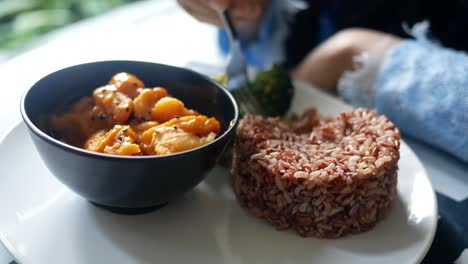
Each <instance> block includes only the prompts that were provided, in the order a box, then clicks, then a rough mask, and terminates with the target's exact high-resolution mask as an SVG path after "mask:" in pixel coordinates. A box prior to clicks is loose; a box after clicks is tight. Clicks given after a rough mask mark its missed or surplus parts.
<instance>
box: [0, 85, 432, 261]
mask: <svg viewBox="0 0 468 264" xmlns="http://www.w3.org/2000/svg"><path fill="white" fill-rule="evenodd" d="M296 89H297V91H296V96H295V99H294V104H293V105H294V107H293V110H295V111H300V110H302V109H303V108H304V107H306V106H308V105H316V106H317V107H318V108H319V109H320V110H321V111H322V112H324V113H326V114H336V113H337V112H339V111H342V110H348V109H349V106H347V105H345V104H343V103H341V102H339V101H337V100H336V99H334V98H333V97H330V96H328V95H326V94H324V93H322V92H320V91H318V90H316V89H313V88H311V87H309V86H307V85H305V84H303V83H300V82H297V83H296ZM399 166H400V171H399V176H398V195H397V199H396V201H395V207H394V208H393V210H392V211H391V213H390V214H389V216H388V217H387V218H386V219H384V220H383V221H382V222H381V223H379V224H378V225H377V226H376V227H375V228H374V229H372V230H371V231H369V232H366V233H363V234H359V235H352V236H347V237H345V238H341V239H335V240H320V239H316V238H301V237H299V236H298V235H296V234H295V233H294V232H293V231H276V230H275V229H274V228H273V227H272V226H270V225H269V224H268V223H266V222H265V221H264V220H261V219H258V218H255V217H253V216H251V215H249V214H248V213H247V212H246V210H244V209H242V208H241V207H239V205H238V204H237V202H236V201H235V199H234V196H233V193H232V191H231V188H230V184H229V182H230V181H229V173H228V171H226V170H224V169H222V168H216V169H215V170H214V171H213V173H212V174H211V175H210V176H209V177H208V178H207V179H206V180H205V181H203V182H202V183H201V184H200V185H199V186H197V187H196V189H194V190H193V191H192V192H190V193H189V194H187V195H186V196H185V197H184V198H181V199H179V200H177V201H174V202H172V203H170V204H169V205H168V206H166V207H163V208H162V209H160V210H159V211H156V212H153V213H150V214H145V215H137V216H125V215H116V214H112V213H108V212H107V211H103V210H101V209H98V208H96V207H94V206H93V205H91V204H90V203H88V202H87V201H85V200H84V199H82V198H80V197H79V196H77V195H75V194H74V193H72V192H71V191H70V190H68V189H67V188H66V187H64V186H63V185H62V184H61V183H59V182H58V181H57V180H55V178H54V177H53V176H52V175H51V174H50V173H49V171H48V170H47V169H46V167H45V166H44V165H43V163H42V161H41V159H40V158H39V156H38V154H37V152H36V150H35V148H34V146H33V145H32V142H31V140H30V138H29V135H28V133H27V130H26V127H25V126H24V125H22V124H20V125H18V126H17V127H16V128H15V129H13V130H12V131H11V132H10V133H9V135H8V136H6V138H5V139H4V141H3V143H2V144H1V145H0V175H1V184H0V208H1V209H0V231H1V232H0V236H1V240H2V241H3V242H4V243H5V245H6V246H7V248H8V249H9V250H10V251H11V253H12V254H13V255H14V256H15V258H16V259H17V260H18V261H19V262H21V263H25V264H28V263H48V264H63V263H67V264H75V263H76V264H82V263H115V264H118V263H203V264H207V263H239V264H240V263H340V262H344V263H392V264H393V263H415V262H418V261H419V260H421V259H422V258H423V256H424V255H425V253H426V251H427V249H428V248H429V246H430V244H431V242H432V239H433V236H434V232H435V228H436V215H437V208H436V203H435V196H434V191H433V189H432V187H431V184H430V182H429V180H428V177H427V175H426V172H425V170H424V168H423V166H422V165H421V163H420V161H419V160H418V158H417V157H416V156H415V154H414V153H413V152H412V151H411V150H410V148H409V147H408V146H407V145H406V144H405V143H402V144H401V159H400V162H399Z"/></svg>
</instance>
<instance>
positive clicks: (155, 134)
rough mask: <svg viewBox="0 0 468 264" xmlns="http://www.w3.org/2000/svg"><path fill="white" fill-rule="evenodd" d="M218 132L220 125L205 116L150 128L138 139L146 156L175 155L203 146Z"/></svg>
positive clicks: (186, 118) (179, 119)
mask: <svg viewBox="0 0 468 264" xmlns="http://www.w3.org/2000/svg"><path fill="white" fill-rule="evenodd" d="M219 132H220V124H219V122H218V121H217V120H216V119H214V118H208V117H206V116H185V117H180V118H174V119H172V120H170V121H169V122H166V123H163V124H161V125H158V126H155V127H152V128H150V129H148V130H146V131H145V132H143V133H142V134H141V136H140V137H139V139H138V143H139V144H140V147H141V150H142V151H143V153H145V154H147V155H162V154H170V153H176V152H180V151H184V150H188V149H192V148H196V147H199V146H202V145H205V144H207V143H209V142H211V141H213V140H214V139H215V138H216V136H217V134H219Z"/></svg>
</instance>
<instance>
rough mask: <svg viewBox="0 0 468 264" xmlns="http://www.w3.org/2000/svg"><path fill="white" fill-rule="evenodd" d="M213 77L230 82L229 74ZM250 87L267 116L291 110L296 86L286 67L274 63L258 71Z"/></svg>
mask: <svg viewBox="0 0 468 264" xmlns="http://www.w3.org/2000/svg"><path fill="white" fill-rule="evenodd" d="M213 79H214V80H216V81H218V82H219V83H221V84H222V85H224V86H226V85H227V82H228V76H227V75H226V74H224V73H223V74H220V75H218V76H215V77H213ZM249 88H250V90H251V91H252V94H253V95H254V96H255V98H256V99H257V100H258V103H259V105H260V107H261V108H262V110H263V113H264V115H265V116H279V115H284V114H285V113H286V112H287V111H288V110H289V107H290V105H291V100H292V97H293V92H294V87H293V85H292V81H291V78H290V76H289V73H288V72H287V71H286V70H285V69H284V68H282V67H280V66H278V65H276V64H273V65H272V66H271V67H270V68H269V69H267V70H263V71H258V72H257V74H256V75H255V78H254V79H253V80H252V81H250V86H249ZM242 114H246V113H242Z"/></svg>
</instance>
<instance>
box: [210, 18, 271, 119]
mask: <svg viewBox="0 0 468 264" xmlns="http://www.w3.org/2000/svg"><path fill="white" fill-rule="evenodd" d="M219 16H220V18H221V20H222V21H223V23H224V26H225V27H226V31H227V33H228V36H229V48H230V52H229V57H228V64H227V67H226V75H227V77H228V82H227V88H228V90H229V91H230V92H231V94H232V95H233V96H234V98H235V99H236V101H237V104H238V106H239V109H240V110H241V111H242V112H243V113H244V114H246V113H253V114H260V115H261V114H262V113H263V111H262V108H261V107H260V104H259V102H258V101H257V99H256V98H255V96H254V95H253V93H252V90H251V89H250V83H249V78H248V75H247V62H246V60H245V57H244V54H243V53H242V49H241V45H240V41H239V38H238V36H237V30H236V28H235V27H234V24H233V22H232V19H231V16H230V15H229V12H228V11H227V10H224V11H220V12H219Z"/></svg>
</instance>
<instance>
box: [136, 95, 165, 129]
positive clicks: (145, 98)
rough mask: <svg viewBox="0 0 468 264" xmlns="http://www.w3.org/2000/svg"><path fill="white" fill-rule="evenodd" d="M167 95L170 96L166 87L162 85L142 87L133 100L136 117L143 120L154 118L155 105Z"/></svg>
mask: <svg viewBox="0 0 468 264" xmlns="http://www.w3.org/2000/svg"><path fill="white" fill-rule="evenodd" d="M166 96H168V93H167V91H166V89H164V88H161V87H156V88H153V89H149V88H145V89H142V90H141V91H140V94H139V95H138V96H137V97H136V98H135V99H134V100H133V105H134V106H135V117H136V118H138V119H139V120H142V121H148V120H152V111H153V107H154V105H155V104H156V102H158V101H159V100H160V99H161V98H163V97H166Z"/></svg>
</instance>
